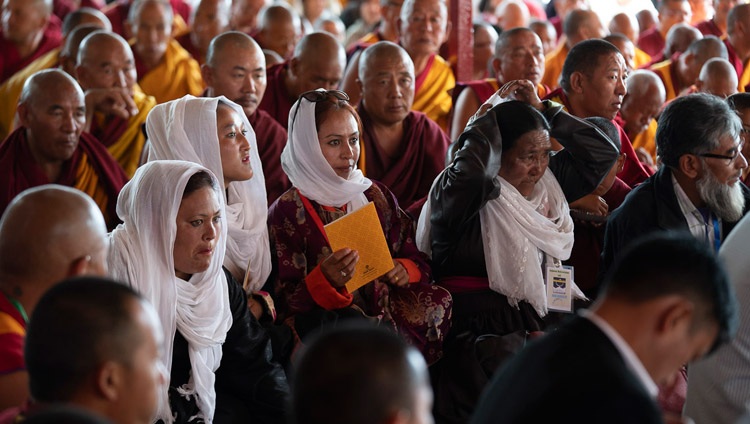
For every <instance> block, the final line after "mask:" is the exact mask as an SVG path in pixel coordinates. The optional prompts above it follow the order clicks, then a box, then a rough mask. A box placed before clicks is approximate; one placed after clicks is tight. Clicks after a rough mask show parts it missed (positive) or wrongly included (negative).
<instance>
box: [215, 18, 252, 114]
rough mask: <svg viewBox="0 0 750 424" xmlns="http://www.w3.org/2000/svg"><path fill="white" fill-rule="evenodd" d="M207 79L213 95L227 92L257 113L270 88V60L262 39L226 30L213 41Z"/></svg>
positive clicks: (247, 111) (226, 93)
mask: <svg viewBox="0 0 750 424" xmlns="http://www.w3.org/2000/svg"><path fill="white" fill-rule="evenodd" d="M201 75H202V76H203V81H204V82H205V83H206V86H207V88H208V91H209V95H211V96H226V97H227V98H228V99H230V100H232V101H233V102H235V103H237V104H239V105H240V106H242V108H243V109H244V110H245V113H246V114H247V115H248V116H249V115H252V114H253V113H255V111H256V109H257V107H258V104H260V102H261V100H263V94H264V93H265V91H266V60H265V56H264V54H263V51H262V50H261V48H260V46H259V45H258V43H256V42H255V40H253V39H252V38H250V36H248V35H247V34H245V33H243V32H239V31H229V32H225V33H223V34H221V35H219V36H217V37H216V38H214V39H213V40H212V41H211V44H209V46H208V53H207V54H206V63H205V64H204V65H203V66H201Z"/></svg>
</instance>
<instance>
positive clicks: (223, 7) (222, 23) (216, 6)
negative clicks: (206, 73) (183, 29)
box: [190, 0, 231, 62]
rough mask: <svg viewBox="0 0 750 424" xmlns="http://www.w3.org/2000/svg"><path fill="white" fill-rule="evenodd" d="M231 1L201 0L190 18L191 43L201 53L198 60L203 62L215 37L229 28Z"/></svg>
mask: <svg viewBox="0 0 750 424" xmlns="http://www.w3.org/2000/svg"><path fill="white" fill-rule="evenodd" d="M230 5H231V1H230V0H201V1H200V2H199V3H198V5H197V7H196V8H195V9H193V13H192V15H191V16H190V28H191V30H190V41H191V42H192V43H193V46H195V48H196V49H197V50H198V52H200V56H202V57H197V58H195V59H196V60H199V61H201V62H202V61H203V60H204V58H205V53H206V51H207V50H208V45H209V43H211V40H213V38H214V37H216V36H217V35H219V34H221V33H222V32H224V31H226V30H227V28H228V27H229V7H230Z"/></svg>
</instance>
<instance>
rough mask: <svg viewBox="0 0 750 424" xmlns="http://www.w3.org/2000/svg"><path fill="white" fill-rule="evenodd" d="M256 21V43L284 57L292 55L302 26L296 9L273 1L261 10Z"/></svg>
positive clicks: (287, 57)
mask: <svg viewBox="0 0 750 424" xmlns="http://www.w3.org/2000/svg"><path fill="white" fill-rule="evenodd" d="M258 21H259V31H258V35H257V40H258V44H260V46H261V47H262V48H264V49H266V50H271V51H273V52H275V53H277V54H278V55H279V56H281V57H283V58H284V59H289V58H290V57H292V54H293V53H294V47H295V46H296V44H297V40H299V38H300V32H301V28H302V27H301V25H300V18H299V15H298V14H297V11H295V10H294V9H293V8H292V7H291V6H289V5H288V4H286V3H284V2H281V3H274V4H272V5H271V6H268V7H266V8H264V9H263V10H261V12H260V16H259V18H258Z"/></svg>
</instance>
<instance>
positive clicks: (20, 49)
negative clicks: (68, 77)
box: [0, 0, 62, 83]
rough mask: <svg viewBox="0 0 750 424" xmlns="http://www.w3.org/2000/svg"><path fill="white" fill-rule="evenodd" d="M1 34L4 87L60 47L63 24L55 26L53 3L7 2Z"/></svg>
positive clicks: (0, 68)
mask: <svg viewBox="0 0 750 424" xmlns="http://www.w3.org/2000/svg"><path fill="white" fill-rule="evenodd" d="M2 14H3V19H2V31H0V83H2V82H5V80H7V79H8V78H10V77H12V76H13V74H15V73H16V72H18V71H20V70H21V69H23V68H25V67H26V66H27V65H29V64H30V63H31V62H33V61H34V60H36V59H38V58H39V57H41V56H42V55H44V54H45V53H47V52H49V51H50V50H53V49H56V48H58V47H60V44H62V37H61V35H60V26H59V24H60V21H59V20H57V25H51V24H50V22H51V20H50V17H51V16H52V0H5V1H3V4H2Z"/></svg>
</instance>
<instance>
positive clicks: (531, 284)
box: [417, 169, 582, 316]
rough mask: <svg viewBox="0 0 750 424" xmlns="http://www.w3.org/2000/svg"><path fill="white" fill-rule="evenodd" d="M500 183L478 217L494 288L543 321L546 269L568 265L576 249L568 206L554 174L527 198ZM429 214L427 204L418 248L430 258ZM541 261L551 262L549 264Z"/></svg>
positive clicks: (577, 290) (423, 210) (502, 182)
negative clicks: (528, 306)
mask: <svg viewBox="0 0 750 424" xmlns="http://www.w3.org/2000/svg"><path fill="white" fill-rule="evenodd" d="M438 178H439V177H438ZM497 179H498V181H499V182H500V196H499V197H498V198H496V199H493V200H490V201H488V202H487V203H486V204H485V205H484V206H483V207H482V209H481V210H480V211H479V218H480V222H481V226H482V246H483V248H484V260H485V263H486V266H487V277H488V279H489V282H490V288H491V289H492V290H494V291H496V292H498V293H500V294H503V295H505V296H506V297H507V298H508V303H510V304H511V305H513V306H517V305H518V302H519V301H521V300H525V301H526V302H528V303H529V304H531V306H532V307H533V308H534V309H535V310H536V312H537V313H538V314H539V316H544V315H546V314H547V295H546V291H545V286H544V278H545V276H544V274H543V269H542V267H543V266H544V265H552V264H553V263H555V262H558V261H559V260H565V259H568V258H569V257H570V252H571V250H572V249H573V220H572V219H571V217H570V210H569V208H568V202H567V201H566V200H565V194H563V191H562V189H561V188H560V184H559V183H558V182H557V180H556V179H555V176H554V175H552V172H551V171H550V170H549V169H547V171H546V172H545V173H544V175H543V176H542V178H541V179H540V180H539V181H538V182H537V183H536V185H535V186H534V190H533V191H532V193H531V195H530V196H529V197H528V198H525V197H524V196H522V195H521V193H519V192H518V190H516V188H515V187H513V186H512V185H511V184H510V183H508V182H507V181H505V180H504V179H503V178H501V177H497ZM436 181H437V179H436ZM433 189H434V185H433ZM430 198H431V197H430ZM428 199H429V198H428ZM430 214H431V205H430V201H429V200H428V202H427V204H425V207H424V208H423V209H422V214H421V215H420V217H419V223H418V226H417V246H418V247H419V248H420V249H421V250H422V251H424V252H428V253H429V252H431V250H432V249H431V242H432V241H431V237H430V228H431V224H430ZM542 256H544V257H546V260H545V261H544V263H543V261H542ZM573 287H574V291H575V292H576V295H577V296H578V297H582V293H580V291H579V289H578V288H577V287H575V285H574V286H573Z"/></svg>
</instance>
